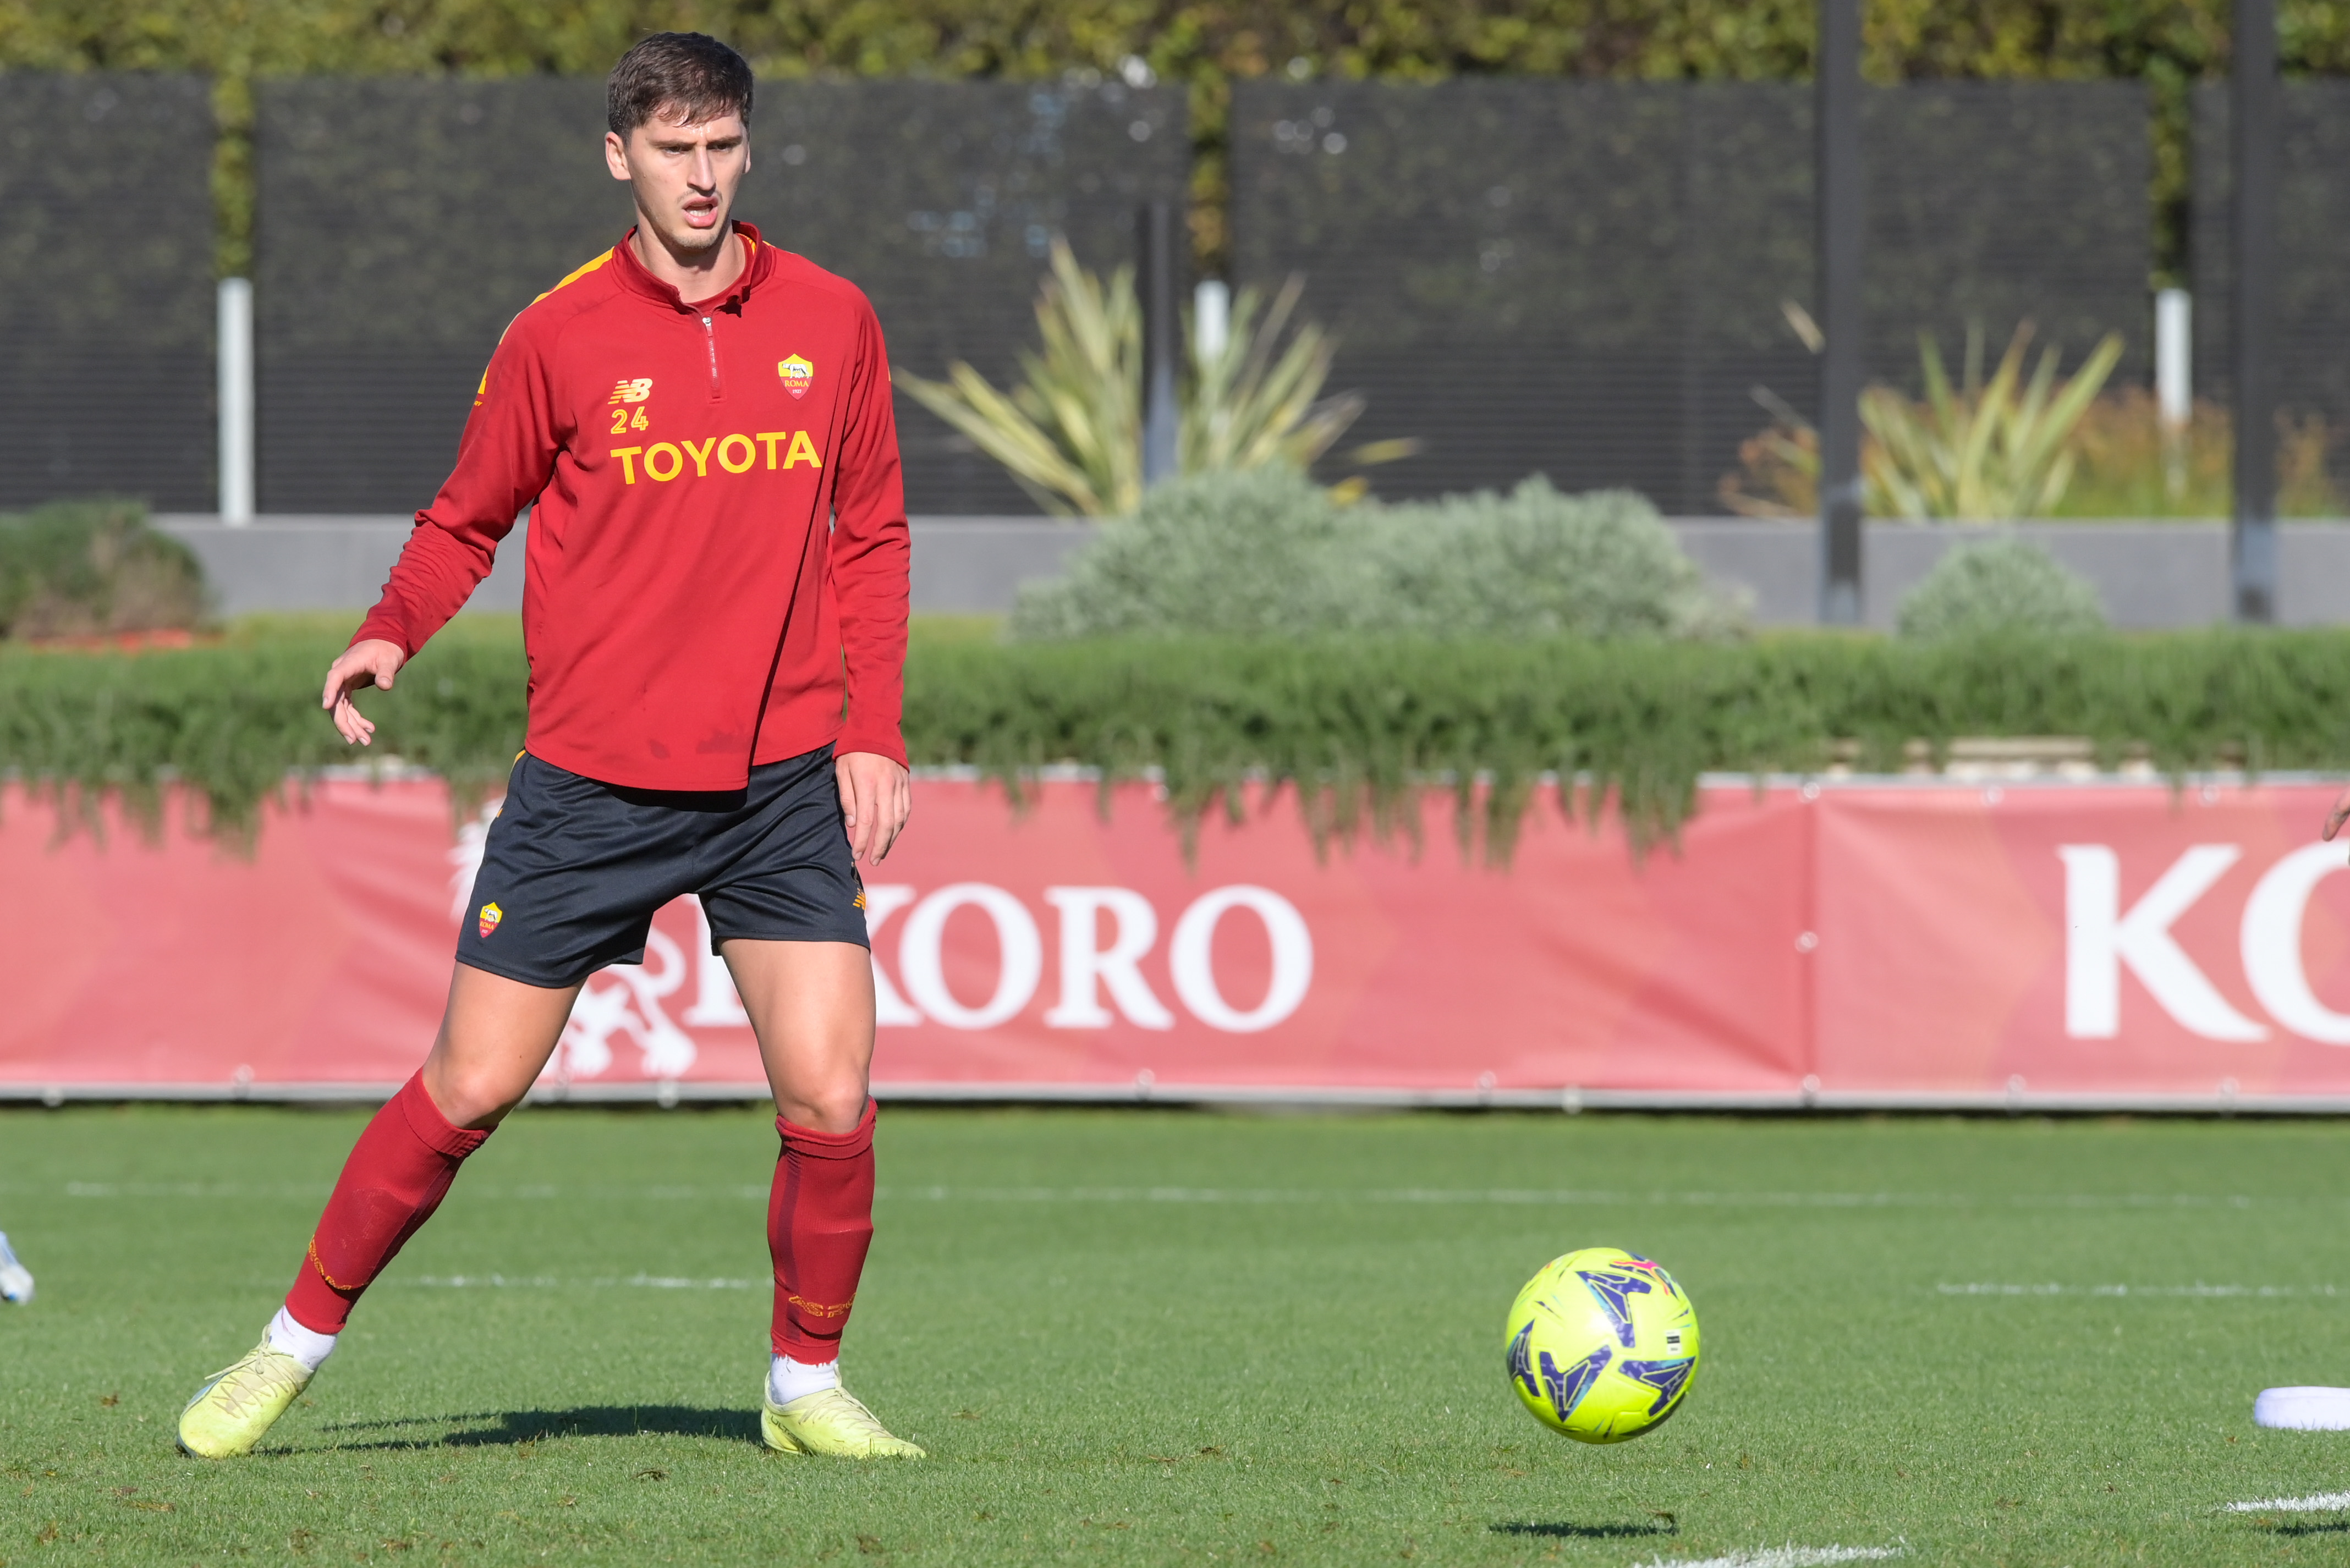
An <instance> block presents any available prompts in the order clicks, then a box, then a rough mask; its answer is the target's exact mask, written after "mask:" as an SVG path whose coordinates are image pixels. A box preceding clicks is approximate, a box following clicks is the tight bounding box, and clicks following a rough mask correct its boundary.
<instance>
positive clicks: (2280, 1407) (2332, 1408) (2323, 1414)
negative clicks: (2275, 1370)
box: [2252, 1388, 2350, 1432]
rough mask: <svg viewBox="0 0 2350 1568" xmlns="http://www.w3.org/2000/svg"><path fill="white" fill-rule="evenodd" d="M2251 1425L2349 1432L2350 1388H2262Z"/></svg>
mask: <svg viewBox="0 0 2350 1568" xmlns="http://www.w3.org/2000/svg"><path fill="white" fill-rule="evenodd" d="M2252 1425H2254V1426H2256V1427H2282V1428H2285V1429H2287V1430H2289V1431H2295V1432H2350V1388H2263V1389H2262V1390H2261V1397H2259V1398H2258V1399H2255V1400H2253V1401H2252Z"/></svg>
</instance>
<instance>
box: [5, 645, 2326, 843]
mask: <svg viewBox="0 0 2350 1568" xmlns="http://www.w3.org/2000/svg"><path fill="white" fill-rule="evenodd" d="M341 645H342V639H341V637H339V636H337V635H333V634H331V633H327V632H318V633H311V634H287V635H279V636H276V637H251V636H248V637H246V638H244V639H239V640H235V641H232V642H231V643H229V644H227V645H224V646H221V647H215V648H199V649H187V650H184V651H178V652H156V653H144V654H138V655H68V654H58V653H45V652H33V651H24V650H10V651H0V767H6V768H10V769H14V770H16V771H17V772H18V773H20V774H22V775H23V776H25V777H26V778H28V779H32V780H36V781H41V782H44V783H47V784H56V785H62V786H70V787H74V788H78V789H80V790H83V791H89V790H102V789H120V790H125V791H128V792H130V793H131V794H132V796H133V797H134V798H144V799H146V800H148V801H151V800H152V799H153V798H154V794H153V792H154V791H155V789H156V786H157V785H158V784H159V783H160V782H161V781H164V780H167V779H178V780H180V781H182V783H185V784H189V785H191V786H192V787H194V788H195V789H197V790H198V791H200V792H202V794H203V796H204V797H205V798H206V799H207V800H208V801H209V802H210V803H211V811H212V814H213V819H214V821H215V823H216V824H218V825H219V826H224V827H226V828H230V829H237V828H241V827H244V826H247V825H249V824H251V823H252V821H253V820H254V812H255V806H256V805H257V804H258V803H259V801H260V800H261V799H262V798H263V797H264V796H265V795H266V794H269V793H270V792H271V791H273V790H275V789H277V788H280V787H282V786H283V784H284V783H285V781H286V774H287V772H288V770H302V769H311V768H317V767H319V766H322V765H326V764H331V763H351V762H359V761H366V760H370V758H373V759H380V758H382V757H383V756H385V755H387V754H391V755H396V756H398V757H400V758H401V759H403V760H405V761H407V762H409V763H415V764H419V765H421V766H424V767H430V768H433V769H436V770H438V771H440V772H442V774H446V775H447V776H448V777H450V778H451V779H452V781H453V782H454V783H455V784H457V785H458V786H459V790H460V794H461V796H463V797H471V796H473V795H477V794H478V793H479V792H480V791H482V790H484V789H485V788H489V787H493V786H494V784H495V783H496V781H498V780H500V779H502V778H504V776H505V774H506V771H507V769H508V767H509V766H510V765H511V764H512V763H513V760H514V754H515V750H516V749H517V748H519V747H520V746H521V744H522V739H523V732H524V706H523V704H524V690H525V668H524V664H523V659H522V649H521V644H520V639H518V638H516V637H515V636H514V634H513V630H512V623H511V622H492V623H490V626H489V628H485V629H473V628H468V627H467V625H466V623H465V622H463V621H460V622H459V623H458V624H457V625H456V626H455V627H452V629H451V631H449V632H447V633H444V634H443V635H442V638H441V639H436V640H435V642H434V643H433V644H432V646H431V647H429V648H428V649H426V650H425V651H424V653H423V654H422V655H421V656H420V657H419V658H418V659H417V661H416V662H415V664H414V665H413V666H411V668H410V669H409V670H406V671H404V672H403V673H402V674H401V676H400V681H399V684H398V687H397V689H396V690H394V691H390V692H371V693H369V694H367V695H365V696H363V697H362V698H361V700H360V701H361V706H362V707H364V708H365V709H366V711H368V713H369V715H370V716H371V717H373V718H374V719H375V720H376V721H377V722H378V723H379V724H380V726H381V727H380V731H379V732H378V736H377V741H376V745H375V747H374V749H373V751H372V753H355V752H354V751H353V750H352V749H350V748H348V747H346V746H344V745H343V743H342V742H341V741H340V740H338V738H337V737H336V735H335V733H334V731H333V729H332V728H331V726H329V725H328V722H327V721H326V718H325V716H324V715H323V714H322V713H321V712H319V711H318V708H317V701H318V686H319V680H320V678H321V677H322V676H323V674H324V673H325V670H326V667H327V664H328V660H329V659H331V658H332V657H333V656H334V654H335V652H336V650H337V649H339V648H340V647H341ZM906 685H907V709H906V738H907V741H908V743H909V747H910V752H911V753H912V759H913V761H914V763H916V764H917V765H923V764H931V765H937V764H945V763H968V764H972V765H976V766H978V767H980V768H981V769H983V770H984V771H985V772H987V773H988V774H992V775H994V776H997V777H1000V778H1003V779H1005V780H1006V781H1008V782H1014V783H1015V784H1016V781H1017V779H1018V777H1019V775H1020V774H1022V772H1023V771H1024V770H1027V769H1032V768H1035V767H1038V766H1041V765H1044V764H1047V763H1063V762H1073V763H1088V764H1091V765H1094V766H1097V767H1099V768H1101V769H1102V770H1104V772H1105V774H1107V776H1109V777H1112V778H1124V777H1133V776H1136V775H1138V774H1141V773H1142V772H1143V771H1144V770H1146V769H1158V770H1160V774H1161V776H1163V778H1164V779H1165V781H1166V784H1167V785H1168V789H1169V793H1170V800H1171V804H1172V805H1173V807H1174V809H1175V811H1176V813H1177V816H1178V820H1179V821H1195V820H1196V819H1197V816H1198V814H1200V813H1201V812H1203V811H1206V810H1209V809H1211V808H1213V807H1216V806H1218V805H1222V806H1223V807H1224V808H1226V809H1235V810H1236V809H1238V805H1239V793H1238V792H1239V789H1240V787H1241V786H1242V785H1243V784H1245V783H1246V782H1247V781H1249V780H1250V779H1252V778H1257V777H1262V778H1266V779H1270V780H1273V781H1275V782H1277V783H1281V784H1303V785H1304V786H1305V794H1306V795H1307V798H1308V805H1309V810H1308V820H1309V822H1310V823H1311V824H1313V826H1315V829H1316V831H1320V832H1348V831H1352V830H1355V829H1356V828H1357V827H1359V826H1374V827H1377V826H1405V827H1406V828H1407V829H1408V827H1409V816H1408V815H1407V814H1405V813H1404V812H1402V811H1401V810H1400V809H1399V808H1400V807H1402V806H1403V805H1405V804H1406V803H1407V802H1409V800H1410V799H1411V798H1412V795H1413V792H1414V791H1415V790H1416V789H1417V788H1418V787H1419V786H1420V785H1421V784H1426V783H1429V782H1431V781H1436V782H1440V781H1442V780H1444V779H1447V778H1450V779H1452V780H1455V781H1464V780H1465V781H1473V780H1474V779H1476V778H1477V777H1479V776H1480V775H1482V776H1483V777H1485V778H1487V779H1489V780H1490V781H1491V783H1492V789H1491V790H1490V791H1489V792H1485V793H1484V794H1482V795H1481V794H1478V792H1476V791H1475V790H1474V789H1473V788H1471V787H1469V786H1467V785H1463V786H1462V787H1461V798H1462V801H1463V805H1464V807H1473V809H1465V810H1464V811H1463V813H1462V815H1461V827H1462V831H1463V834H1464V836H1473V835H1474V834H1477V833H1481V832H1482V836H1483V837H1484V841H1485V845H1486V848H1487V850H1488V852H1489V853H1491V854H1493V855H1495V856H1497V857H1498V856H1503V855H1506V854H1507V852H1508V848H1509V846H1510V843H1511V841H1512V838H1513V835H1514V832H1515V830H1516V827H1517V825H1518V822H1519V819H1520V817H1521V815H1523V809H1524V807H1525V805H1526V803H1527V801H1528V799H1529V797H1530V795H1531V794H1532V790H1533V786H1534V783H1535V782H1536V780H1537V778H1538V776H1539V775H1540V774H1543V773H1544V772H1545V771H1555V772H1558V773H1560V774H1585V775H1586V776H1587V777H1588V778H1589V779H1590V780H1591V781H1592V783H1593V784H1595V785H1596V787H1597V788H1598V789H1600V790H1603V791H1606V792H1609V793H1612V794H1614V795H1615V796H1616V797H1617V799H1618V800H1619V801H1620V802H1621V805H1622V806H1623V809H1624V811H1625V814H1626V815H1627V819H1628V821H1629V822H1630V825H1631V826H1632V829H1633V831H1634V833H1635V834H1636V835H1637V836H1640V837H1641V838H1643V839H1644V840H1649V839H1654V838H1656V837H1659V836H1664V835H1668V834H1669V833H1670V832H1671V831H1672V830H1673V828H1674V827H1675V826H1677V825H1678V824H1679V822H1680V820H1681V819H1682V817H1683V816H1684V815H1686V814H1687V813H1688V811H1689V809H1690V805H1691V804H1692V802H1693V801H1694V798H1695V788H1696V783H1697V777H1698V775H1699V774H1700V773H1702V772H1706V771H1710V770H1733V771H1744V770H1767V769H1795V770H1801V769H1811V768H1816V767H1819V766H1821V765H1823V764H1824V763H1825V761H1826V760H1827V755H1828V748H1829V745H1830V743H1831V742H1834V741H1837V740H1841V739H1851V740H1856V741H1857V742H1860V745H1861V754H1860V758H1859V761H1860V763H1861V765H1862V766H1864V767H1867V768H1877V769H1884V770H1888V771H1889V770H1895V769H1898V768H1899V766H1900V765H1901V762H1902V745H1903V743H1904V742H1907V741H1908V740H1910V739H1912V738H1923V739H1925V740H1927V741H1929V742H1935V743H1938V744H1939V743H1940V742H1946V741H1948V740H1950V738H1952V737H1955V736H1960V735H2050V734H2068V735H2087V736H2090V737H2092V738H2094V739H2095V741H2096V742H2097V745H2098V749H2099V753H2100V755H2101V756H2102V757H2103V758H2104V759H2105V760H2106V762H2107V763H2118V762H2120V761H2121V760H2122V759H2123V757H2124V756H2125V754H2126V753H2127V752H2128V751H2129V749H2130V748H2131V747H2132V746H2133V745H2136V744H2143V745H2145V746H2146V747H2147V749H2148V753H2149V754H2150V755H2151V756H2152V758H2153V760H2154V761H2155V763H2157V764H2158V765H2159V766H2162V767H2165V768H2168V769H2172V770H2187V769H2192V768H2199V767H2208V766H2220V765H2249V766H2251V767H2253V768H2265V769H2282V768H2329V769H2341V768H2350V632H2343V631H2292V632H2284V631H2275V632H2249V631H2232V630H2214V631H2199V632H2183V633H2175V634H2168V635H2162V636H2123V635H2117V634H2112V633H2106V634H2101V635H2097V636H2089V637H2079V638H2053V639H2000V640H1982V639H1952V640H1946V641H1931V642H1911V641H1905V640H1887V639H1874V638H1861V637H1844V636H1835V635H1824V634H1805V635H1797V636H1777V637H1770V638H1764V639H1758V640H1756V641H1755V642H1752V643H1750V644H1742V645H1741V644H1711V643H1689V642H1684V643H1668V642H1653V641H1651V642H1616V643H1600V642H1588V641H1580V640H1575V639H1550V640H1542V641H1526V642H1520V643H1496V642H1459V641H1455V642H1427V641H1415V640H1410V639H1395V638H1341V639H1312V640H1304V641H1295V640H1254V639H1237V638H1190V639H1144V638H1133V639H1098V640H1093V641H1082V642H1061V643H1036V644H1024V645H1015V646H1004V645H1002V644H998V643H993V642H987V641H983V640H979V639H974V638H971V637H969V636H941V637H933V636H930V635H926V634H920V633H918V635H917V636H916V638H915V640H914V648H913V652H912V654H911V657H910V659H909V662H908V669H907V681H906Z"/></svg>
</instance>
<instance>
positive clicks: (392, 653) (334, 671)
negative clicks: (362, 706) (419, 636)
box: [318, 637, 408, 746]
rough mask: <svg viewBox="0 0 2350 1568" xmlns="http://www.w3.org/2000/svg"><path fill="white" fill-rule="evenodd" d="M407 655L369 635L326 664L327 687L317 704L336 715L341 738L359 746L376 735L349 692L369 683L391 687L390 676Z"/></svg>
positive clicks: (363, 687) (366, 743) (397, 670)
mask: <svg viewBox="0 0 2350 1568" xmlns="http://www.w3.org/2000/svg"><path fill="white" fill-rule="evenodd" d="M407 662H408V656H407V655H406V654H404V653H402V652H400V644H398V643H396V642H386V641H385V640H384V639H381V638H380V637H371V638H369V639H368V640H366V641H365V642H355V643H353V644H351V645H350V646H349V647H348V648H347V649H343V655H342V657H341V658H340V659H336V660H335V661H334V663H332V664H330V665H328V667H327V690H326V691H325V693H324V694H323V695H322V696H321V697H320V698H319V701H318V705H319V706H320V707H322V708H324V709H326V710H327V711H328V712H329V713H332V714H333V715H334V716H335V728H336V729H338V730H339V731H341V732H342V734H343V739H344V740H346V741H350V742H355V743H357V744H359V745H362V746H364V745H368V744H370V743H371V742H372V741H373V740H374V737H375V725H374V723H373V722H370V721H369V719H368V718H367V716H366V715H365V714H363V713H361V712H360V711H359V709H358V708H357V707H355V706H353V705H352V702H351V693H352V692H354V691H365V690H366V689H367V688H369V687H370V686H380V687H382V688H383V689H384V690H385V691H390V690H391V678H392V677H393V676H395V675H397V674H399V673H400V666H401V665H403V664H405V663H407Z"/></svg>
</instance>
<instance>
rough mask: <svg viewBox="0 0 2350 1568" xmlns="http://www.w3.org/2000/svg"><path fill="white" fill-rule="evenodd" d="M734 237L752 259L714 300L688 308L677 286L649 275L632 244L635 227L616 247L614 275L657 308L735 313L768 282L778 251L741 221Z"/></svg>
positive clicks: (697, 313)
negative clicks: (755, 291) (735, 310)
mask: <svg viewBox="0 0 2350 1568" xmlns="http://www.w3.org/2000/svg"><path fill="white" fill-rule="evenodd" d="M734 234H736V235H739V236H741V238H742V240H743V242H744V243H745V244H748V245H749V246H750V247H751V254H750V258H749V260H748V262H747V263H746V265H744V266H743V271H742V275H740V276H738V277H736V278H735V280H734V283H733V286H732V287H730V288H729V289H727V291H726V292H725V293H724V294H723V295H720V296H717V297H716V298H713V299H703V300H697V301H695V302H694V303H693V304H691V305H688V304H687V303H686V302H685V300H684V299H683V298H682V297H681V296H680V295H679V294H678V292H677V289H676V287H675V286H673V285H671V284H666V283H663V282H662V281H661V280H660V279H659V278H657V277H655V276H654V275H652V274H650V273H649V272H647V271H646V270H645V264H644V263H642V262H640V261H639V260H638V259H637V252H636V246H635V244H633V243H632V242H633V241H634V240H635V239H636V237H637V231H636V229H635V228H634V227H633V226H632V227H630V228H629V232H628V233H627V234H623V235H621V236H620V243H619V244H617V245H614V246H613V247H612V268H613V272H614V274H615V275H616V276H617V277H618V278H619V282H620V285H621V286H622V287H624V288H626V289H628V290H629V292H630V293H631V294H636V295H640V296H643V297H644V298H646V299H649V300H650V301H652V302H653V303H654V304H656V305H664V306H668V307H669V308H670V309H671V310H673V311H675V312H677V313H678V314H679V315H681V316H709V315H712V314H714V313H715V312H718V311H721V310H733V309H735V308H737V307H739V306H741V305H742V304H743V301H744V300H746V299H748V298H750V297H751V291H752V290H753V289H754V288H756V287H757V286H759V285H761V284H763V283H764V282H765V281H766V280H767V278H768V276H769V275H770V274H772V273H773V272H774V271H775V252H773V251H772V250H770V249H768V248H767V246H765V245H764V244H760V243H759V231H758V230H757V229H755V228H754V227H752V226H751V225H750V224H749V223H740V222H738V223H735V224H734Z"/></svg>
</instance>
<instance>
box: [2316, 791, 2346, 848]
mask: <svg viewBox="0 0 2350 1568" xmlns="http://www.w3.org/2000/svg"><path fill="white" fill-rule="evenodd" d="M2345 822H2350V789H2345V790H2344V791H2343V792H2342V796H2341V798H2340V799H2338V800H2336V801H2335V802H2334V809H2333V810H2332V811H2329V812H2327V813H2326V814H2325V831H2324V833H2322V834H2320V835H2318V836H2319V837H2321V838H2323V839H2325V840H2326V841H2327V842H2329V843H2331V842H2332V841H2333V838H2334V835H2335V834H2337V833H2339V832H2341V831H2342V825H2343V824H2344V823H2345Z"/></svg>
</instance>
